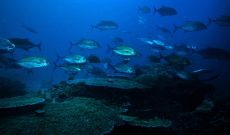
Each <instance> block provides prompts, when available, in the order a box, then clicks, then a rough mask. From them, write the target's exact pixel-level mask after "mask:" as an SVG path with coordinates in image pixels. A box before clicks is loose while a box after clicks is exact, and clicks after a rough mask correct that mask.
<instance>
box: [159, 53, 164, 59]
mask: <svg viewBox="0 0 230 135" xmlns="http://www.w3.org/2000/svg"><path fill="white" fill-rule="evenodd" d="M159 58H160V60H161V59H164V56H163V55H162V53H161V52H160V53H159Z"/></svg>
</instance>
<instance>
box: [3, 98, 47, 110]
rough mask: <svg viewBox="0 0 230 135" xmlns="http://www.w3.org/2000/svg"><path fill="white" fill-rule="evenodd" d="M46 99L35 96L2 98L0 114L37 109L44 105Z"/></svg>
mask: <svg viewBox="0 0 230 135" xmlns="http://www.w3.org/2000/svg"><path fill="white" fill-rule="evenodd" d="M44 103H45V99H44V98H39V97H34V96H32V97H31V96H28V95H27V96H18V97H12V98H3V99H0V114H11V113H13V114H14V113H19V112H26V111H30V110H36V109H37V108H39V107H40V106H42V105H44Z"/></svg>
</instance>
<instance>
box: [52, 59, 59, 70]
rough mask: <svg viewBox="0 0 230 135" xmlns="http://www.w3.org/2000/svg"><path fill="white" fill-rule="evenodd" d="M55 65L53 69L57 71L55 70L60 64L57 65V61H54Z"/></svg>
mask: <svg viewBox="0 0 230 135" xmlns="http://www.w3.org/2000/svg"><path fill="white" fill-rule="evenodd" d="M53 65H54V67H53V71H55V70H56V69H57V68H58V65H57V63H56V61H55V62H53Z"/></svg>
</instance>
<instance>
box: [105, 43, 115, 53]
mask: <svg viewBox="0 0 230 135" xmlns="http://www.w3.org/2000/svg"><path fill="white" fill-rule="evenodd" d="M111 50H113V48H112V47H111V46H110V45H109V44H108V45H107V50H106V52H105V53H106V54H107V53H108V52H109V51H111Z"/></svg>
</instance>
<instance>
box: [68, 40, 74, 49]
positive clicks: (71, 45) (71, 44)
mask: <svg viewBox="0 0 230 135" xmlns="http://www.w3.org/2000/svg"><path fill="white" fill-rule="evenodd" d="M69 44H70V46H69V50H71V48H72V47H73V45H74V44H73V43H72V42H71V41H69Z"/></svg>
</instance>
